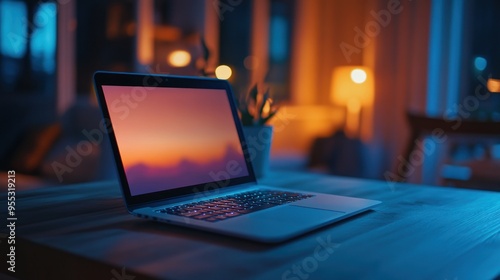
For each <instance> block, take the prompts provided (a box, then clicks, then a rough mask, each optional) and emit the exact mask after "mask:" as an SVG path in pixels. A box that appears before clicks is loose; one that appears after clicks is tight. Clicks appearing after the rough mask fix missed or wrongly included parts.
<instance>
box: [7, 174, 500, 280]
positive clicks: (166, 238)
mask: <svg viewBox="0 0 500 280" xmlns="http://www.w3.org/2000/svg"><path fill="white" fill-rule="evenodd" d="M262 183H266V184H272V185H275V186H280V187H286V188H290V189H304V190H308V191H316V192H324V193H331V194H338V195H348V196H356V197H362V198H368V199H376V200H381V201H382V202H383V204H381V205H379V206H377V207H376V208H375V209H374V210H371V211H369V212H366V213H364V214H361V215H358V216H355V217H351V218H349V219H347V220H344V221H341V222H338V223H336V224H333V225H330V226H327V227H325V228H322V229H320V230H316V231H314V232H312V233H309V234H307V235H304V236H302V237H299V238H296V239H294V240H291V241H289V242H286V243H282V244H275V245H266V244H259V243H254V242H250V241H245V240H241V239H236V238H231V237H226V236H222V235H216V234H211V233H204V232H201V231H197V230H192V229H187V228H182V227H177V226H172V225H167V224H161V223H156V222H152V221H147V220H143V219H139V218H135V217H133V216H131V215H129V214H128V213H127V212H126V210H125V207H124V205H123V202H122V200H121V195H120V190H119V187H118V184H117V182H114V181H108V182H96V183H88V184H78V185H70V186H65V187H60V186H59V187H54V188H46V189H40V190H30V191H25V192H19V193H17V194H16V197H17V200H16V202H17V204H16V206H17V213H16V216H17V219H18V220H17V222H16V225H17V226H16V273H15V274H13V273H9V272H5V269H6V268H3V271H4V272H5V273H6V274H7V275H10V276H13V275H14V276H15V277H20V278H26V279H107V280H109V279H116V280H121V279H128V280H132V279H135V280H138V279H158V278H161V279H290V280H292V279H293V280H303V279H460V280H462V279H494V278H495V277H499V276H500V193H495V192H487V191H478V190H465V189H452V188H443V187H430V186H421V185H411V184H401V183H398V184H394V185H390V184H388V183H386V182H383V181H371V180H362V179H353V178H342V177H333V176H326V175H321V174H313V173H291V172H274V173H272V174H270V175H269V176H268V177H266V178H265V179H264V180H262ZM2 201H3V202H5V201H6V196H5V195H3V196H2ZM4 205H5V204H4ZM2 212H3V210H2ZM3 228H4V227H3ZM5 238H6V236H5V234H4V235H2V240H1V241H2V250H7V249H6V248H5V246H4V245H5V242H6V239H5ZM325 243H330V246H324V247H323V245H322V244H325ZM4 252H5V251H2V254H1V255H2V260H1V261H2V264H3V265H5V263H6V259H5V258H6V254H5V253H4ZM0 278H2V275H1V274H0Z"/></svg>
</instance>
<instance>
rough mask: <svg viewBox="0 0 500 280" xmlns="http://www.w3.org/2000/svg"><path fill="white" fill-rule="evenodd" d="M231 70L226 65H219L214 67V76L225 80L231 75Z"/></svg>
mask: <svg viewBox="0 0 500 280" xmlns="http://www.w3.org/2000/svg"><path fill="white" fill-rule="evenodd" d="M232 74H233V71H232V70H231V68H230V67H229V66H227V65H219V66H217V68H215V76H216V77H217V79H220V80H227V79H229V78H230V77H231V75H232Z"/></svg>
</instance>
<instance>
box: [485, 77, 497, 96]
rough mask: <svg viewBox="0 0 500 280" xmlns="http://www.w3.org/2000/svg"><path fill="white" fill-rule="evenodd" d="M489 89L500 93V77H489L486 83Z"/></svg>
mask: <svg viewBox="0 0 500 280" xmlns="http://www.w3.org/2000/svg"><path fill="white" fill-rule="evenodd" d="M486 86H487V87H488V91H490V92H495V93H499V92H500V79H493V78H489V79H488V82H487V84H486Z"/></svg>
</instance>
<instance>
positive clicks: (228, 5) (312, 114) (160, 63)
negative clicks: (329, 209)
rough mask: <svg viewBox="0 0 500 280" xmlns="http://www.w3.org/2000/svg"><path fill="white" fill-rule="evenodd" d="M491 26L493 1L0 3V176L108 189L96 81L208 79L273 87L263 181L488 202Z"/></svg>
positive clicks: (499, 71) (496, 81)
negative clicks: (106, 73) (472, 195)
mask: <svg viewBox="0 0 500 280" xmlns="http://www.w3.org/2000/svg"><path fill="white" fill-rule="evenodd" d="M499 14H500V2H499V1H496V0H476V1H473V0H429V1H409V0H400V1H397V0H351V1H342V0H255V1H250V0H220V1H218V0H137V1H131V0H120V1H118V0H99V1H98V0H86V1H83V0H81V1H80V0H59V1H50V0H37V1H31V0H25V1H22V0H0V123H1V127H2V136H1V139H0V141H1V145H0V168H1V169H2V170H4V171H5V170H11V169H14V170H16V172H17V173H18V174H19V175H18V185H22V188H26V189H29V188H38V187H43V186H48V185H54V184H69V183H77V182H86V181H95V180H108V179H115V178H116V175H115V170H114V168H115V167H114V163H113V161H112V159H111V154H110V151H109V146H108V143H107V140H106V139H105V138H104V139H103V134H102V133H99V129H100V127H99V123H100V120H101V116H100V112H99V109H98V108H97V104H96V101H95V96H94V93H93V89H92V83H91V79H92V74H93V72H94V71H96V70H111V71H134V72H146V73H169V74H179V75H202V74H203V71H205V72H206V73H215V74H213V75H215V76H216V77H218V78H221V79H222V78H224V79H228V80H229V82H230V83H231V85H232V86H233V89H234V91H235V94H236V95H238V96H241V95H244V94H246V93H247V91H248V90H249V88H250V87H251V86H252V85H253V84H256V83H258V84H261V85H265V86H269V87H270V88H271V92H272V94H273V99H274V100H275V102H278V103H279V104H280V105H281V108H280V111H279V114H278V115H277V116H276V117H275V118H274V119H273V121H272V125H273V126H274V136H273V137H274V138H273V144H272V158H271V169H273V170H293V171H311V172H320V173H328V174H335V175H341V176H353V177H360V178H370V179H380V180H386V181H388V183H389V185H390V183H391V182H393V181H407V182H413V183H423V184H432V185H442V186H458V187H467V188H481V189H490V190H500V187H499V186H500V175H499V174H496V173H500V172H498V170H500V129H499V122H500V94H498V92H499V91H500V36H499V35H500V33H499V32H500V21H499V20H498V18H499V17H498V16H499ZM202 42H205V45H206V48H207V49H208V52H209V56H208V58H206V57H204V47H203V43H202ZM104 137H105V136H104ZM82 141H83V142H84V143H90V144H89V145H87V144H85V145H83V144H82V143H83V142H82ZM85 141H86V142H85ZM21 176H22V177H21ZM21 178H22V179H21Z"/></svg>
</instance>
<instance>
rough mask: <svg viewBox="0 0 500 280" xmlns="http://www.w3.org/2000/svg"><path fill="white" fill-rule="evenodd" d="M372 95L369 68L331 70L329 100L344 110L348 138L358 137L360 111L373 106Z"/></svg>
mask: <svg viewBox="0 0 500 280" xmlns="http://www.w3.org/2000/svg"><path fill="white" fill-rule="evenodd" d="M373 94H374V78H373V73H372V71H371V69H370V68H368V67H364V66H340V67H336V68H335V69H334V70H333V74H332V85H331V100H332V102H333V103H334V104H337V105H341V106H345V108H346V118H345V126H344V131H345V133H346V135H347V136H348V137H350V138H355V137H358V136H359V129H360V115H361V110H362V108H363V107H364V106H371V105H372V104H373Z"/></svg>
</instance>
